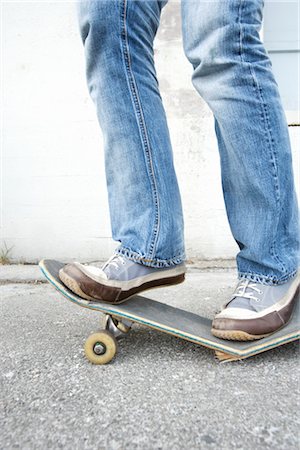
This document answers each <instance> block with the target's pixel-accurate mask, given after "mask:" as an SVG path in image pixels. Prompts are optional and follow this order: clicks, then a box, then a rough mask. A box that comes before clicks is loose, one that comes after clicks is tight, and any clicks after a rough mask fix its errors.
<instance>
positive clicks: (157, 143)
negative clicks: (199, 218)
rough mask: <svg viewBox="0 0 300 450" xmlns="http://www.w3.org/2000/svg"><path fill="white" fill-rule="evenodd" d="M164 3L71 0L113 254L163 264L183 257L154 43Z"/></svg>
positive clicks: (178, 204)
mask: <svg viewBox="0 0 300 450" xmlns="http://www.w3.org/2000/svg"><path fill="white" fill-rule="evenodd" d="M166 3H167V2H166V0H162V1H160V0H147V1H143V0H95V1H86V0H84V1H81V2H79V4H78V17H79V25H80V32H81V37H82V41H83V43H84V48H85V57H86V76H87V83H88V88H89V92H90V95H91V97H92V99H93V101H94V103H95V105H96V108H97V116H98V119H99V123H100V126H101V129H102V133H103V138H104V152H105V169H106V179H107V188H108V198H109V208H110V218H111V226H112V237H113V239H114V240H116V241H119V242H120V243H121V244H120V246H119V248H118V249H116V252H117V253H119V254H121V255H123V256H125V257H126V258H128V259H130V260H132V261H135V262H137V263H141V264H143V265H146V266H151V267H156V268H162V267H171V266H173V267H174V266H175V265H177V264H180V263H182V262H183V261H184V259H185V250H184V236H183V226H184V224H183V213H182V205H181V198H180V192H179V188H178V183H177V178H176V174H175V170H174V165H173V155H172V148H171V142H170V136H169V130H168V125H167V120H166V115H165V111H164V107H163V104H162V99H161V95H160V92H159V85H158V81H157V77H156V71H155V66H154V55H153V40H154V37H155V35H156V32H157V28H158V25H159V20H160V14H161V9H162V7H163V6H164V5H165V4H166Z"/></svg>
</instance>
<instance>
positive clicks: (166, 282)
mask: <svg viewBox="0 0 300 450" xmlns="http://www.w3.org/2000/svg"><path fill="white" fill-rule="evenodd" d="M59 278H60V280H61V281H62V282H63V283H64V284H65V285H66V286H67V288H69V289H70V291H72V292H74V293H75V294H76V295H78V296H79V297H82V298H84V299H86V300H89V301H93V302H106V303H110V304H114V305H118V304H120V303H124V302H126V301H127V300H129V299H130V298H131V297H134V296H136V295H139V294H140V293H141V292H144V291H148V290H150V289H157V288H163V287H167V286H173V285H176V284H180V283H183V281H184V280H185V273H183V274H180V275H177V276H175V277H170V278H163V279H162V280H154V281H151V282H147V283H144V284H142V285H141V286H139V288H138V289H139V290H138V292H134V293H132V294H130V295H129V296H128V297H126V298H123V299H122V300H120V301H114V302H110V301H107V300H104V299H103V300H100V299H98V298H94V297H91V296H89V295H87V294H85V292H83V291H82V289H81V288H80V285H79V283H77V281H76V280H74V279H73V278H72V277H70V276H69V275H68V274H66V273H65V272H64V271H63V270H60V272H59ZM156 283H157V284H156ZM158 283H159V284H158ZM123 292H125V291H123Z"/></svg>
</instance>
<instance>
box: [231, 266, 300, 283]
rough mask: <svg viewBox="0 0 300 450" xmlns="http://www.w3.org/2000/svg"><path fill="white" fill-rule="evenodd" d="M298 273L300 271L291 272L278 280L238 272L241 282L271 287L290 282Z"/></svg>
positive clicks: (268, 276)
mask: <svg viewBox="0 0 300 450" xmlns="http://www.w3.org/2000/svg"><path fill="white" fill-rule="evenodd" d="M297 272H298V269H295V270H293V271H292V272H289V273H288V274H286V275H284V276H283V277H281V278H277V277H276V276H275V275H260V274H256V273H252V272H240V271H238V278H239V280H242V279H244V280H251V281H254V282H257V283H261V284H267V285H270V286H275V285H278V284H284V283H286V282H287V281H289V280H290V279H291V278H293V277H295V276H296V274H297Z"/></svg>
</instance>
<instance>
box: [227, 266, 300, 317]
mask: <svg viewBox="0 0 300 450" xmlns="http://www.w3.org/2000/svg"><path fill="white" fill-rule="evenodd" d="M296 278H299V273H298V277H293V278H291V279H290V280H289V281H287V282H286V283H284V284H279V285H272V286H270V285H264V284H261V283H256V282H253V281H251V280H240V281H239V282H238V284H237V286H236V289H235V291H234V293H233V295H232V298H231V300H230V301H229V303H227V305H226V307H227V308H228V307H229V308H242V309H247V310H249V311H256V312H260V311H263V310H264V309H266V308H269V307H270V306H272V305H275V304H276V303H277V302H279V301H280V300H282V299H283V298H284V297H285V296H286V294H288V293H289V290H290V289H291V287H292V286H294V285H295V280H296Z"/></svg>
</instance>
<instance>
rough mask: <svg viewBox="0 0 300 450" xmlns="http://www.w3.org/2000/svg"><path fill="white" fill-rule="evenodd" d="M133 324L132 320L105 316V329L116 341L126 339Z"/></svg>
mask: <svg viewBox="0 0 300 450" xmlns="http://www.w3.org/2000/svg"><path fill="white" fill-rule="evenodd" d="M132 324H133V322H132V321H130V320H126V319H118V318H117V317H114V316H111V315H110V314H106V315H105V319H104V329H105V330H107V331H109V332H110V333H112V334H113V335H114V337H115V338H116V339H118V338H122V337H125V336H126V333H128V331H129V330H130V328H131V325H132Z"/></svg>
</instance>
